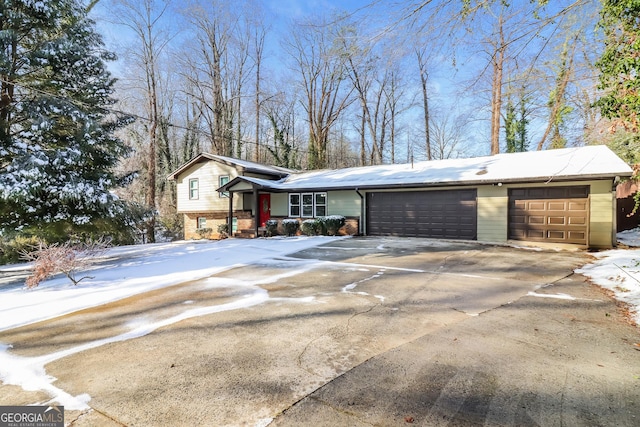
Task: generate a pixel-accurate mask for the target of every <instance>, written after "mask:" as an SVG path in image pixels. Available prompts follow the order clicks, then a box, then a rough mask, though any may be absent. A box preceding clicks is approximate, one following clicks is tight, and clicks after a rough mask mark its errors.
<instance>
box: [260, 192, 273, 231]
mask: <svg viewBox="0 0 640 427" xmlns="http://www.w3.org/2000/svg"><path fill="white" fill-rule="evenodd" d="M258 204H259V205H260V214H259V216H258V220H259V221H260V227H264V226H266V223H267V221H268V220H269V219H270V218H271V194H260V195H259V196H258Z"/></svg>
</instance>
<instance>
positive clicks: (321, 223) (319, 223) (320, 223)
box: [315, 216, 327, 236]
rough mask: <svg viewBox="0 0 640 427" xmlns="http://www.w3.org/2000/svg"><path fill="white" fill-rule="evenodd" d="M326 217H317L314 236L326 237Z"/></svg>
mask: <svg viewBox="0 0 640 427" xmlns="http://www.w3.org/2000/svg"><path fill="white" fill-rule="evenodd" d="M326 218H327V217H326V216H319V217H318V218H316V219H315V221H316V234H318V235H321V236H326V235H327V224H325V221H326Z"/></svg>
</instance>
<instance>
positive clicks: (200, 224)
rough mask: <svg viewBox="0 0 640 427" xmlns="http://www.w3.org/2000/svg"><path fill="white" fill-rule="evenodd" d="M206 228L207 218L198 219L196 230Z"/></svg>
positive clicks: (200, 217)
mask: <svg viewBox="0 0 640 427" xmlns="http://www.w3.org/2000/svg"><path fill="white" fill-rule="evenodd" d="M203 228H207V218H205V217H203V216H199V217H198V229H199V230H200V229H203Z"/></svg>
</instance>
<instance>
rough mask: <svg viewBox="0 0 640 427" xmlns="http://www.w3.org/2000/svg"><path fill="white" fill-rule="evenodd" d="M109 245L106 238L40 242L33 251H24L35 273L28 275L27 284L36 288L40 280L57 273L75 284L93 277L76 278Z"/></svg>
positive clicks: (24, 255) (25, 258) (23, 255)
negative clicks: (80, 241)
mask: <svg viewBox="0 0 640 427" xmlns="http://www.w3.org/2000/svg"><path fill="white" fill-rule="evenodd" d="M108 247H109V241H108V240H104V239H100V240H94V241H87V242H84V243H78V242H71V241H68V242H65V243H53V244H47V243H44V242H40V243H38V245H37V246H35V247H33V248H32V250H31V251H29V252H27V251H24V252H23V253H22V258H23V259H24V260H26V261H30V262H33V274H31V275H30V276H29V277H27V280H26V281H25V285H26V286H27V287H28V288H35V287H36V286H38V285H39V284H40V282H42V281H43V280H46V279H47V278H49V277H50V276H53V275H54V274H57V273H64V275H65V276H67V278H68V279H69V280H70V281H71V283H73V284H74V285H77V284H78V283H80V282H81V281H82V280H84V279H92V278H93V277H92V276H83V277H80V278H76V274H77V273H78V271H79V270H82V269H86V268H87V267H88V266H89V264H91V260H92V259H93V258H95V257H97V256H100V255H102V254H103V253H104V252H105V251H106V250H107V248H108Z"/></svg>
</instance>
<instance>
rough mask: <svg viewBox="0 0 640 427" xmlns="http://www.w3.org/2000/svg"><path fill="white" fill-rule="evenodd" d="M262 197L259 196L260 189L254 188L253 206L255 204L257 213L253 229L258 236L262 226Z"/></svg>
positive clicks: (254, 217)
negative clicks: (259, 228)
mask: <svg viewBox="0 0 640 427" xmlns="http://www.w3.org/2000/svg"><path fill="white" fill-rule="evenodd" d="M259 199H260V198H259V197H258V189H257V188H254V189H253V206H255V208H256V209H255V213H254V216H253V231H254V233H255V236H256V237H258V227H259V226H260V224H259V222H260V210H261V209H262V208H261V207H260V200H259Z"/></svg>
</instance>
